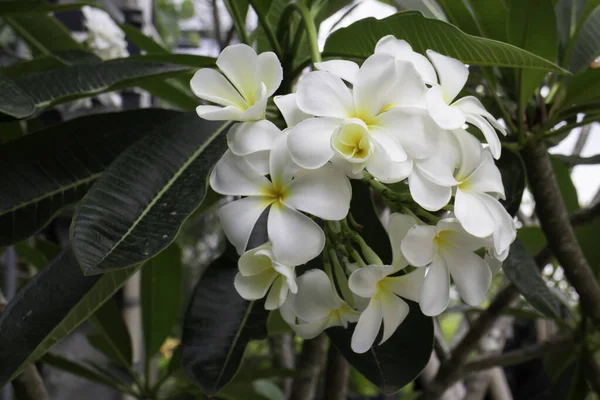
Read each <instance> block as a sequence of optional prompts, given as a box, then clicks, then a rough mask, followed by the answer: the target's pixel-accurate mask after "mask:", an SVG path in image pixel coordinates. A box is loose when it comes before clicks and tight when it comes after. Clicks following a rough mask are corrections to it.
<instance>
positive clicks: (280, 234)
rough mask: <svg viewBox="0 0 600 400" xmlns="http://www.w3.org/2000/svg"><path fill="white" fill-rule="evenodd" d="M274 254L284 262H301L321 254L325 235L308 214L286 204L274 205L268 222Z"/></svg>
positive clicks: (294, 263)
mask: <svg viewBox="0 0 600 400" xmlns="http://www.w3.org/2000/svg"><path fill="white" fill-rule="evenodd" d="M267 229H268V233H269V240H270V241H271V243H272V245H273V254H275V257H276V258H277V260H279V261H280V262H282V263H284V264H289V265H301V264H304V263H306V262H307V261H310V260H312V259H313V258H315V257H316V256H318V255H319V254H320V253H321V251H322V250H323V247H324V246H325V234H324V233H323V231H322V230H321V228H320V227H319V225H317V224H316V223H315V222H314V221H313V220H311V219H310V218H308V217H307V216H306V215H304V214H302V213H300V212H298V211H296V210H294V209H291V208H289V207H288V206H284V205H275V204H274V205H273V206H272V207H271V210H270V211H269V220H268V223H267Z"/></svg>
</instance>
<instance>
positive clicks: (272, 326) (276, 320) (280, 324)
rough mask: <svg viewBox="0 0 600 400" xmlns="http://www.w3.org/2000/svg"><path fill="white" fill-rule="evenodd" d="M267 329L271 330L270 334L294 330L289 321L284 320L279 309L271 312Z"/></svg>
mask: <svg viewBox="0 0 600 400" xmlns="http://www.w3.org/2000/svg"><path fill="white" fill-rule="evenodd" d="M267 331H268V332H269V336H275V335H281V334H282V333H291V332H293V331H292V328H290V326H289V325H288V323H287V322H285V321H284V319H283V317H282V316H281V313H280V312H279V310H273V311H271V312H270V313H269V319H268V320H267Z"/></svg>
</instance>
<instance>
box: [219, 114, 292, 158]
mask: <svg viewBox="0 0 600 400" xmlns="http://www.w3.org/2000/svg"><path fill="white" fill-rule="evenodd" d="M280 133H281V131H280V130H279V128H277V127H276V126H275V124H273V123H272V122H271V121H268V120H266V119H263V120H261V121H256V122H242V123H239V124H235V125H233V126H232V127H231V129H229V132H227V144H228V146H229V150H231V152H232V153H233V154H235V155H238V156H245V155H248V154H250V153H255V152H257V151H263V150H270V149H271V146H272V145H273V141H274V140H275V138H276V137H277V136H278V135H279V134H280Z"/></svg>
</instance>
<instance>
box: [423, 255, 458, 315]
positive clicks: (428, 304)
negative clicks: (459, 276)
mask: <svg viewBox="0 0 600 400" xmlns="http://www.w3.org/2000/svg"><path fill="white" fill-rule="evenodd" d="M449 300H450V277H449V275H448V268H447V267H446V263H445V261H444V260H443V259H442V257H441V256H439V255H437V254H436V256H435V257H434V259H433V262H432V263H431V266H430V267H429V270H428V271H427V275H426V276H425V280H424V281H423V287H422V288H421V294H420V296H419V306H421V311H422V312H423V314H425V315H428V316H431V317H432V316H435V315H439V314H441V313H442V311H444V310H445V309H446V307H448V301H449Z"/></svg>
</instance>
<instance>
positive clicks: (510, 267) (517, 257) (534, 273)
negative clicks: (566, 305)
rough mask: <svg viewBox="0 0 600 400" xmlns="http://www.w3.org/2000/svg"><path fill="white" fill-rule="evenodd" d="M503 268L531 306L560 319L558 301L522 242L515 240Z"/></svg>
mask: <svg viewBox="0 0 600 400" xmlns="http://www.w3.org/2000/svg"><path fill="white" fill-rule="evenodd" d="M502 268H503V269H504V274H505V275H506V277H507V278H508V279H509V280H510V281H511V282H512V283H513V285H515V287H516V288H517V290H518V291H519V293H521V294H522V295H523V297H525V299H526V300H527V301H528V302H529V304H531V305H532V306H533V307H535V308H536V309H537V310H538V311H540V312H541V313H542V314H544V315H547V316H548V317H550V318H560V309H559V304H558V301H557V300H556V298H555V297H554V296H553V295H552V292H551V291H550V289H549V288H548V286H546V282H544V280H543V279H542V276H541V275H540V271H539V269H538V267H537V265H536V263H535V261H534V259H533V257H532V256H531V254H530V253H529V251H528V250H527V248H526V247H525V245H524V244H523V242H521V240H519V239H517V240H515V241H514V242H513V244H512V245H511V246H510V253H509V254H508V258H507V259H506V260H505V261H504V263H503V264H502Z"/></svg>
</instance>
